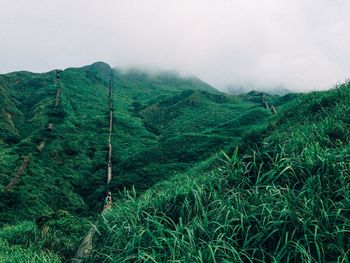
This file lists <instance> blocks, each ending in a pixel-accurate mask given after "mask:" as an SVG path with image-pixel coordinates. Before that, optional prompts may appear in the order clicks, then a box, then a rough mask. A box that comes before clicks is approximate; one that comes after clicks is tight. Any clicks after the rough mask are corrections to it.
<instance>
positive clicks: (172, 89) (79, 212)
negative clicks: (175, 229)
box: [0, 62, 347, 262]
mask: <svg viewBox="0 0 350 263" xmlns="http://www.w3.org/2000/svg"><path fill="white" fill-rule="evenodd" d="M112 73H113V74H111V68H110V67H109V66H108V65H107V64H104V63H102V62H98V63H94V64H92V65H90V66H86V67H83V68H69V69H66V70H64V71H62V72H61V73H60V74H59V76H60V78H59V79H58V78H57V76H58V75H57V72H56V71H52V72H48V73H43V74H34V73H29V72H15V73H11V74H6V75H2V76H0V102H1V103H0V117H1V119H0V124H1V125H0V127H1V128H0V173H1V177H0V200H2V202H0V208H1V210H0V226H1V228H0V251H1V252H0V254H1V256H0V259H1V260H2V258H1V257H3V258H4V259H6V260H7V261H10V260H9V259H8V254H9V253H13V254H14V259H16V260H19V261H20V260H22V261H26V260H27V261H32V262H33V261H34V262H36V261H38V262H40V261H42V262H50V261H52V262H57V261H59V260H61V261H67V260H69V259H71V258H72V257H73V255H74V253H75V251H76V249H77V247H78V245H79V241H80V240H81V238H82V237H83V236H84V234H85V232H86V231H87V230H88V229H89V225H88V221H94V220H95V219H96V217H97V215H98V214H99V212H100V211H101V209H102V205H103V200H104V197H105V191H106V186H105V182H106V172H107V151H108V147H107V146H108V132H109V126H108V125H109V105H108V95H109V89H108V85H109V82H110V81H112V83H113V118H114V122H113V123H114V126H113V136H112V146H113V147H112V148H113V157H112V169H113V175H114V176H113V178H112V181H111V183H110V185H109V187H110V189H111V190H112V192H113V199H114V200H115V203H117V204H119V203H120V207H123V204H124V202H126V203H125V204H128V205H129V203H128V201H125V200H124V199H125V196H124V195H123V193H124V192H125V193H129V192H128V191H131V190H132V189H134V190H135V191H134V192H133V193H132V194H133V199H132V200H133V201H132V202H133V203H135V204H136V203H138V202H139V201H138V198H139V197H140V198H143V196H148V195H149V193H152V192H153V191H156V192H155V193H153V194H152V196H153V195H154V196H155V197H156V196H157V195H158V193H160V192H162V191H163V190H162V189H164V190H166V189H167V192H169V196H168V197H167V199H166V200H165V199H164V200H161V201H159V202H158V201H156V200H157V199H156V198H155V199H154V202H155V203H154V204H156V202H158V203H157V204H156V207H157V208H156V209H160V210H162V211H163V209H164V208H163V205H165V206H166V207H168V208H169V209H170V208H171V207H172V204H171V203H169V202H173V200H175V201H174V202H175V206H174V207H172V208H171V211H167V209H168V208H165V210H164V213H165V214H166V215H167V217H169V218H173V219H172V220H174V222H175V223H176V224H177V223H178V222H179V219H178V218H177V217H178V215H179V213H183V214H185V213H186V212H187V210H183V211H182V210H181V209H180V208H179V207H178V205H182V204H183V202H184V201H186V200H187V199H186V198H191V199H190V200H191V202H192V201H195V200H196V198H197V197H195V196H193V194H190V195H191V196H188V193H189V191H190V190H191V189H197V188H198V191H199V190H200V187H202V185H204V184H207V183H209V182H211V180H213V187H217V186H216V183H215V181H217V178H216V177H215V176H217V173H216V172H214V173H213V174H212V173H211V172H212V171H213V170H214V167H216V166H217V162H218V161H217V160H214V159H211V158H210V157H211V156H212V155H213V154H215V153H216V152H218V151H220V150H221V149H227V151H232V149H234V147H235V146H237V145H239V144H242V137H243V136H245V138H248V135H247V134H249V131H256V132H255V133H256V134H257V135H258V134H260V137H259V136H257V139H256V142H260V140H261V139H262V138H264V137H265V135H264V136H262V135H261V133H259V132H257V130H260V129H261V128H264V127H267V125H268V123H269V122H270V121H271V120H274V117H273V116H272V114H271V112H270V111H268V110H266V109H263V108H262V107H261V105H260V104H259V103H257V102H255V101H254V98H250V99H249V98H248V99H245V98H243V99H242V97H237V96H228V95H226V94H223V93H220V92H219V91H217V90H215V89H214V88H212V87H211V86H209V85H208V84H206V83H204V82H202V81H200V80H199V79H196V78H182V77H179V76H178V75H176V74H174V73H171V72H163V73H159V74H148V73H144V72H140V71H137V70H131V71H129V72H121V71H119V70H113V72H112ZM58 89H59V90H60V91H61V92H60V94H61V96H60V98H59V100H58V105H56V94H57V90H58ZM255 99H256V98H255ZM268 99H269V102H271V103H272V102H276V105H277V104H278V103H277V101H278V100H279V97H277V96H274V97H271V98H268ZM281 101H282V102H281ZM281 101H280V104H278V105H281V104H283V103H285V102H286V101H288V98H287V99H284V100H282V99H281ZM325 103H326V102H325ZM326 125H328V127H329V128H328V131H327V136H328V137H329V138H333V139H334V140H337V141H344V140H346V138H347V137H346V136H347V130H346V129H340V127H338V126H334V123H332V120H331V119H329V122H327V124H326V123H325V126H326ZM271 130H272V129H269V130H268V131H271ZM243 142H244V141H243ZM39 145H44V148H40V147H39ZM252 145H253V144H252ZM26 156H30V161H29V163H28V166H27V168H26V169H25V171H24V173H23V174H22V175H21V176H20V178H19V180H18V183H16V184H15V186H14V187H13V189H10V190H7V189H6V186H7V185H8V184H9V183H10V181H11V179H13V178H14V177H15V176H16V173H17V172H18V170H19V168H20V167H21V164H22V163H23V160H24V159H25V157H26ZM208 158H210V159H208ZM206 159H208V161H205V160H206ZM214 175H215V176H214ZM197 177H198V178H197ZM210 178H212V179H210ZM219 178H220V176H219ZM182 179H183V180H184V181H179V180H182ZM176 180H178V181H176ZM174 182H177V183H176V185H175V186H174V184H173V183H174ZM218 182H221V181H220V180H219V181H218ZM159 186H161V188H160V189H159ZM155 189H156V190H155ZM179 189H182V190H181V192H179ZM207 190H208V189H206V188H205V191H207ZM118 195H119V196H118ZM128 195H129V194H127V196H128ZM128 198H129V197H127V198H126V199H128ZM149 198H150V200H151V197H149ZM152 198H153V197H152ZM200 198H202V197H200ZM119 199H120V200H119ZM118 207H119V206H118ZM118 207H117V208H116V209H119V208H118ZM138 207H139V208H140V209H141V208H142V207H141V206H138ZM124 208H125V209H126V210H125V211H131V210H129V209H130V208H127V207H126V206H125V207H124ZM152 209H154V208H153V204H152V205H147V209H146V212H147V211H148V212H152ZM184 209H185V208H184ZM186 209H192V208H191V207H190V206H188V207H187V208H186ZM120 211H122V210H120ZM140 211H141V210H140ZM196 211H197V210H196ZM198 211H199V210H198ZM133 213H134V212H133ZM172 213H174V214H172ZM142 214H143V212H142ZM192 214H194V212H193V211H192V212H191V215H192ZM118 216H119V215H118ZM126 216H130V215H128V213H126ZM138 217H140V216H138ZM133 220H135V219H133ZM186 220H190V219H186ZM135 222H136V221H135ZM183 222H184V223H186V224H187V223H188V222H189V221H183ZM135 233H137V232H135ZM119 234H120V233H119V232H118V235H119ZM106 235H107V236H108V234H106ZM108 238H109V237H108ZM107 240H108V239H107ZM126 241H128V239H127V238H126V239H125V242H126ZM146 241H147V242H148V240H146ZM146 241H145V242H146ZM142 242H143V241H142ZM102 244H103V242H101V245H102ZM98 249H100V248H98ZM134 249H136V247H135V248H134ZM192 249H193V248H192ZM126 251H129V252H130V253H131V250H126ZM132 251H134V250H132ZM145 253H148V252H147V251H145ZM203 253H204V252H203ZM205 253H207V252H205ZM133 256H134V255H133ZM144 257H147V256H146V254H144ZM166 257H167V254H164V255H163V256H162V257H161V259H162V260H163V259H164V258H166ZM203 257H204V258H205V257H206V255H204V254H203ZM96 259H97V258H96ZM99 259H100V255H99V256H98V260H99ZM11 260H12V259H11ZM10 262H11V261H10Z"/></svg>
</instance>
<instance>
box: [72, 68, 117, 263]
mask: <svg viewBox="0 0 350 263" xmlns="http://www.w3.org/2000/svg"><path fill="white" fill-rule="evenodd" d="M112 77H113V73H112V71H111V73H110V80H109V95H108V97H109V100H108V105H109V107H108V108H109V131H108V162H107V177H106V194H108V193H110V191H109V183H110V181H111V180H112V133H113V94H112V92H113V84H112ZM107 198H108V197H107V196H106V200H109V201H108V202H107V203H105V204H104V206H103V209H102V211H101V215H102V214H103V213H104V212H105V211H107V210H108V209H110V208H112V199H111V198H112V197H110V199H107ZM98 220H99V219H97V222H98ZM97 222H96V223H97ZM96 223H95V224H96ZM94 233H95V227H94V226H91V228H90V229H89V231H88V232H87V234H86V235H85V237H84V239H83V240H82V242H81V243H80V245H79V248H78V250H77V252H76V254H75V256H74V258H73V262H82V261H83V260H84V259H85V258H86V257H87V256H88V255H89V254H90V251H91V249H92V239H93V236H94Z"/></svg>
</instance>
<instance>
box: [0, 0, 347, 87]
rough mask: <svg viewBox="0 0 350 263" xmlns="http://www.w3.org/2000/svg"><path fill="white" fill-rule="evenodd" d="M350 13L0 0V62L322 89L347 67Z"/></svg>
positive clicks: (305, 7)
mask: <svg viewBox="0 0 350 263" xmlns="http://www.w3.org/2000/svg"><path fill="white" fill-rule="evenodd" d="M349 14H350V1H349V0H307V1H305V0H255V1H249V0H95V1H92V0H91V1H90V0H49V1H44V0H0V72H1V73H6V72H9V71H15V70H22V69H25V70H30V71H35V72H38V71H39V72H42V71H48V70H51V69H54V68H66V67H70V66H82V65H86V64H90V63H92V62H95V61H105V62H107V63H109V64H110V65H112V66H114V67H129V66H142V67H151V68H156V69H166V70H168V69H170V70H178V71H180V72H181V73H184V74H190V75H196V76H198V77H199V78H201V79H203V80H204V81H206V82H208V83H210V84H212V85H214V86H216V87H217V88H224V87H225V86H226V85H228V84H235V85H244V84H250V85H255V86H259V87H274V86H280V85H282V86H285V87H287V88H289V89H295V90H313V89H316V88H317V89H324V88H327V87H330V86H332V85H333V84H335V83H339V82H343V81H344V80H345V79H346V78H348V77H350V15H349Z"/></svg>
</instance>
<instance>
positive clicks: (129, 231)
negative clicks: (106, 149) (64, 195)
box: [88, 83, 350, 262]
mask: <svg viewBox="0 0 350 263" xmlns="http://www.w3.org/2000/svg"><path fill="white" fill-rule="evenodd" d="M349 94H350V84H349V83H347V84H344V85H342V86H340V87H338V88H337V89H334V90H331V91H328V92H322V93H311V94H307V95H303V96H301V97H299V98H298V99H297V100H296V101H293V102H291V103H289V104H288V105H287V106H286V107H284V108H283V110H282V111H280V112H279V113H278V116H277V120H276V122H274V121H273V122H272V123H271V124H270V125H262V126H261V127H260V128H256V129H255V131H251V132H248V133H247V135H246V137H245V140H246V141H248V140H250V139H252V138H255V139H254V140H256V142H257V143H258V144H257V145H255V146H254V143H250V145H251V148H253V149H249V148H245V149H243V150H241V151H238V149H236V150H235V151H233V152H232V154H230V155H227V154H225V153H223V154H222V155H221V156H218V158H219V159H221V165H217V164H216V163H215V162H213V159H211V160H210V161H208V165H209V167H211V169H210V170H209V171H207V172H206V169H204V167H200V166H198V167H195V168H193V169H192V170H188V171H187V172H185V173H182V174H178V175H176V176H174V177H172V178H171V179H169V180H167V181H164V182H161V183H158V184H156V185H154V186H153V187H152V188H150V189H149V190H148V191H146V192H145V193H143V194H142V195H141V196H138V195H137V194H136V192H135V191H126V192H124V193H123V195H122V200H120V201H119V202H118V204H117V205H116V206H115V207H114V209H113V210H111V211H109V212H108V213H106V214H105V217H104V220H103V221H102V222H101V223H100V224H99V225H98V233H100V236H99V238H98V239H96V240H95V242H94V248H95V251H94V254H93V255H91V257H90V259H89V260H88V261H89V262H349V254H350V239H349V235H348V233H349V232H350V220H349V209H348V207H349V203H350V195H349V191H348V189H349V187H350V180H349V178H350V173H349V162H348V160H349V159H348V158H349V153H350V148H349V146H348V145H349V136H348V130H349V129H348V128H349V127H348V125H349V121H348V120H349V119H348V116H349V107H348V105H349ZM244 142H245V141H243V143H242V146H243V147H244V146H246V144H244Z"/></svg>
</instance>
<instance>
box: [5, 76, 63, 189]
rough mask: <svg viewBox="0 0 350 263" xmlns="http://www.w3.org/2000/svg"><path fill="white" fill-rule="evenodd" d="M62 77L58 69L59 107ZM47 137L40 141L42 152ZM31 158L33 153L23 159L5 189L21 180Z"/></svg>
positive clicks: (39, 146) (57, 95)
mask: <svg viewBox="0 0 350 263" xmlns="http://www.w3.org/2000/svg"><path fill="white" fill-rule="evenodd" d="M60 78H61V71H57V72H56V78H55V80H54V81H55V83H56V86H57V91H56V98H55V107H57V105H58V103H59V101H60V98H61V88H60V83H59V81H60ZM10 117H11V118H12V116H11V115H10V116H9V118H10ZM48 130H53V124H52V123H49V124H48ZM46 139H47V138H46V137H44V138H43V140H42V141H41V142H40V143H39V145H38V146H37V147H38V150H39V151H40V152H41V151H42V150H44V148H45V146H46ZM30 158H31V154H28V155H26V156H24V157H23V161H22V163H21V165H20V166H19V168H18V169H17V170H16V172H15V173H14V175H13V176H12V179H11V181H10V182H9V183H8V184H7V185H6V187H5V191H11V190H12V189H13V188H14V187H15V186H16V185H17V184H18V183H19V181H20V179H21V176H22V175H23V174H24V173H25V172H26V170H27V168H28V166H29V161H30Z"/></svg>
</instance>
